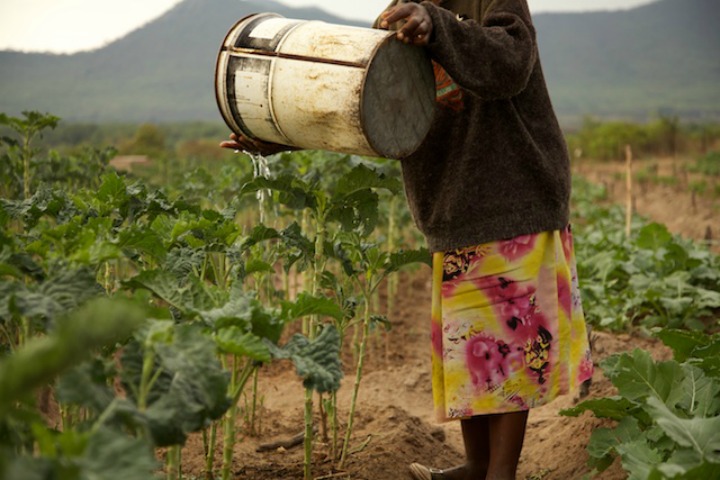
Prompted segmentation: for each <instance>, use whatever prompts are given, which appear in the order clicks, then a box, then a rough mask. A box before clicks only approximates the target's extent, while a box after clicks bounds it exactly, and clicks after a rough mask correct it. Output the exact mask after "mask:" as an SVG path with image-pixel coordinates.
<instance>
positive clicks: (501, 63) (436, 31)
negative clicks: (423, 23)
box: [422, 1, 537, 100]
mask: <svg viewBox="0 0 720 480" xmlns="http://www.w3.org/2000/svg"><path fill="white" fill-rule="evenodd" d="M491 3H492V5H493V6H491V7H489V8H488V10H487V11H486V12H484V15H483V18H482V20H481V21H479V22H478V21H476V20H463V21H461V20H459V19H458V17H457V16H456V15H455V14H454V13H453V12H451V11H449V10H446V9H444V8H441V7H438V6H436V5H435V4H433V3H432V2H428V1H425V2H423V3H422V5H423V6H424V7H425V8H426V9H427V11H428V13H429V14H430V17H431V18H432V22H433V33H432V37H431V39H430V43H429V44H428V49H429V51H430V56H431V57H432V58H433V59H434V60H435V61H437V62H438V63H439V64H440V65H442V66H443V68H444V69H445V70H446V71H447V72H448V74H450V76H451V77H452V78H453V80H455V81H456V82H457V83H458V85H460V86H461V87H463V88H464V89H465V90H468V91H470V92H472V93H474V94H475V95H477V96H479V97H480V98H482V99H484V100H495V99H501V98H510V97H513V96H515V95H517V94H519V93H520V92H522V91H523V90H524V89H525V87H526V85H527V83H528V80H529V79H530V75H531V74H532V72H533V69H534V67H535V63H536V61H537V45H536V43H535V30H534V28H533V26H532V23H531V20H530V17H529V13H528V11H527V8H521V5H522V2H520V1H495V2H491ZM508 5H510V6H514V7H515V8H512V7H510V6H508Z"/></svg>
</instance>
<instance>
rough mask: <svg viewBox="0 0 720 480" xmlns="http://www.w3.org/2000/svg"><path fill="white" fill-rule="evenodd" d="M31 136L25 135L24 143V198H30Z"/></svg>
mask: <svg viewBox="0 0 720 480" xmlns="http://www.w3.org/2000/svg"><path fill="white" fill-rule="evenodd" d="M30 157H32V154H31V151H30V135H25V139H24V141H23V198H24V199H25V200H27V199H29V198H30Z"/></svg>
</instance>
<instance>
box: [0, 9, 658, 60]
mask: <svg viewBox="0 0 720 480" xmlns="http://www.w3.org/2000/svg"><path fill="white" fill-rule="evenodd" d="M180 1H181V0H0V50H20V51H35V52H55V53H74V52H78V51H82V50H92V49H96V48H100V47H102V46H104V45H106V44H108V43H111V42H112V41H114V40H116V39H118V38H121V37H123V36H124V35H126V34H127V33H129V32H130V31H132V30H134V29H136V28H138V27H140V26H142V25H144V24H145V23H147V22H149V21H151V20H153V19H155V18H157V17H158V16H160V15H162V14H163V13H165V12H166V11H167V10H168V9H170V8H171V7H173V6H174V5H175V4H177V3H179V2H180ZM238 1H242V0H238ZM279 1H280V2H281V3H284V4H285V5H288V6H316V7H319V8H322V9H324V10H327V11H328V12H330V13H333V14H335V15H338V16H340V17H344V18H349V19H356V20H361V21H362V20H364V21H367V22H368V23H370V22H371V21H372V20H373V19H374V18H375V17H376V16H377V14H378V13H379V12H381V11H382V10H383V8H384V7H385V6H387V4H388V3H389V0H279ZM653 1H656V0H528V3H529V5H530V9H531V10H532V11H533V13H539V12H580V11H593V10H618V9H627V8H633V7H637V6H640V5H645V4H648V3H652V2H653Z"/></svg>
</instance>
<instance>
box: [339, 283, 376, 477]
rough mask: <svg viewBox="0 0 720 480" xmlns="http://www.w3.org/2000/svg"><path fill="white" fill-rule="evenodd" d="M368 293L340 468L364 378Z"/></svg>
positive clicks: (343, 462) (346, 450)
mask: <svg viewBox="0 0 720 480" xmlns="http://www.w3.org/2000/svg"><path fill="white" fill-rule="evenodd" d="M370 280H371V279H370V278H368V279H367V282H368V283H371V282H370ZM367 293H368V292H367V291H365V292H363V297H364V300H365V309H364V312H363V313H364V315H363V333H362V340H361V342H360V351H359V352H358V360H357V369H356V371H355V385H354V386H353V394H352V400H351V402H350V414H349V415H348V425H347V430H346V431H345V441H344V442H343V448H342V453H341V455H340V463H338V468H339V469H342V468H343V466H344V465H345V460H346V458H347V452H348V447H349V444H350V435H351V434H352V429H353V421H354V419H355V407H356V405H357V397H358V391H359V390H360V380H362V371H363V364H364V360H365V348H366V346H367V338H368V333H369V332H370V303H369V300H370V299H369V298H368V296H369V295H368V294H367Z"/></svg>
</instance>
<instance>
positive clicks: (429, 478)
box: [410, 463, 444, 480]
mask: <svg viewBox="0 0 720 480" xmlns="http://www.w3.org/2000/svg"><path fill="white" fill-rule="evenodd" d="M410 476H412V478H413V479H414V480H442V479H443V478H444V477H443V471H442V470H437V469H435V468H428V467H426V466H425V465H421V464H419V463H411V464H410Z"/></svg>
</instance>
